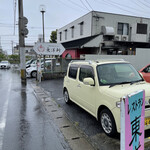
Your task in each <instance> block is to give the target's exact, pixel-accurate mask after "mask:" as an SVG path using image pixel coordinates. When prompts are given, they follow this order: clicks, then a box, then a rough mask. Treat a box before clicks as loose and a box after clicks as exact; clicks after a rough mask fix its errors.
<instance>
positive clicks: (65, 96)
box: [64, 90, 70, 104]
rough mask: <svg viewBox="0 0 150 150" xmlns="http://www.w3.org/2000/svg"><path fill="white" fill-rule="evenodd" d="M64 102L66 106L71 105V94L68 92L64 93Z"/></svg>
mask: <svg viewBox="0 0 150 150" xmlns="http://www.w3.org/2000/svg"><path fill="white" fill-rule="evenodd" d="M64 100H65V102H66V104H69V103H70V98H69V94H68V91H67V90H65V91H64Z"/></svg>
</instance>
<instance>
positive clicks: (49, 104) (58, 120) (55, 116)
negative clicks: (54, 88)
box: [32, 83, 94, 150]
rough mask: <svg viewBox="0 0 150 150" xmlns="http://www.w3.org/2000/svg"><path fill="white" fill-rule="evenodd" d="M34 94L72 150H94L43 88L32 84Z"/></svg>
mask: <svg viewBox="0 0 150 150" xmlns="http://www.w3.org/2000/svg"><path fill="white" fill-rule="evenodd" d="M32 87H33V89H34V94H35V96H36V98H37V99H38V100H39V102H40V103H41V105H43V106H44V107H43V108H44V109H45V111H46V112H47V113H48V115H49V117H50V119H51V120H52V121H53V122H54V124H55V125H56V126H57V127H58V130H59V132H61V133H62V134H63V136H64V138H65V140H66V141H67V142H68V143H69V146H70V147H71V149H72V150H94V147H93V146H92V145H91V144H90V142H89V141H87V138H85V135H84V134H82V133H81V132H79V131H78V130H77V128H76V125H74V124H72V122H71V121H70V120H69V119H68V118H67V117H66V114H65V112H64V110H63V109H62V108H61V107H60V106H59V105H58V104H57V103H56V102H55V101H54V100H53V99H52V98H51V97H50V96H49V95H48V94H47V93H46V92H45V91H44V89H43V88H41V87H39V86H37V85H36V84H35V83H33V84H32Z"/></svg>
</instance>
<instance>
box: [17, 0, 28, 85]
mask: <svg viewBox="0 0 150 150" xmlns="http://www.w3.org/2000/svg"><path fill="white" fill-rule="evenodd" d="M18 13H19V15H18V16H19V51H20V70H21V82H22V83H25V84H26V65H25V63H26V60H25V42H24V41H25V40H24V38H25V37H26V35H27V34H28V29H27V28H26V24H27V23H28V20H27V18H25V17H24V16H23V0H18Z"/></svg>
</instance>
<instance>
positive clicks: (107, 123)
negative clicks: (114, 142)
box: [99, 109, 117, 137]
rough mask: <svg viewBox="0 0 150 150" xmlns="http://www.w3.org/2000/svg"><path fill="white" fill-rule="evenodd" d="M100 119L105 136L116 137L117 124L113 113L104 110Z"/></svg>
mask: <svg viewBox="0 0 150 150" xmlns="http://www.w3.org/2000/svg"><path fill="white" fill-rule="evenodd" d="M99 117H100V118H99V121H100V124H101V127H102V129H103V131H104V132H105V134H106V135H108V136H111V137H112V136H114V135H116V133H117V130H116V124H115V120H114V117H113V115H112V113H111V112H110V111H109V110H108V109H103V110H102V111H101V112H100V115H99Z"/></svg>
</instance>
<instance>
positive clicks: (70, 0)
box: [69, 0, 87, 10]
mask: <svg viewBox="0 0 150 150" xmlns="http://www.w3.org/2000/svg"><path fill="white" fill-rule="evenodd" d="M69 2H70V3H72V4H74V5H76V6H78V7H80V8H82V9H85V10H87V9H86V8H84V7H82V6H81V5H79V4H77V3H75V2H74V1H72V0H69Z"/></svg>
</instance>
